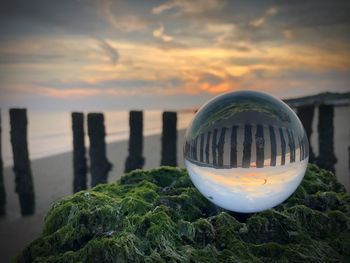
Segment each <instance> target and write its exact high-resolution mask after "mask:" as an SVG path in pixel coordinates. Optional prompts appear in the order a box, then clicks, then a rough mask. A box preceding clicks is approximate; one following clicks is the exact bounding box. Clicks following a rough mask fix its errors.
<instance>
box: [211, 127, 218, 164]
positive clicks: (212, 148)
mask: <svg viewBox="0 0 350 263" xmlns="http://www.w3.org/2000/svg"><path fill="white" fill-rule="evenodd" d="M217 135H218V130H217V129H214V133H213V140H212V141H211V151H212V154H213V166H214V167H216V166H217V144H216V140H217Z"/></svg>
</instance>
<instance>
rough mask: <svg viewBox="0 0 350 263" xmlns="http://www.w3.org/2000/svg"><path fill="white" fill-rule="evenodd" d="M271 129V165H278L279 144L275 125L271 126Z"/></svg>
mask: <svg viewBox="0 0 350 263" xmlns="http://www.w3.org/2000/svg"><path fill="white" fill-rule="evenodd" d="M269 131H270V143H271V156H270V158H271V161H270V166H276V157H277V144H276V134H275V129H274V128H273V126H269Z"/></svg>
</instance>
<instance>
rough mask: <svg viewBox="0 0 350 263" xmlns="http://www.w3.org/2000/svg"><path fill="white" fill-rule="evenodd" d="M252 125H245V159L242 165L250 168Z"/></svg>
mask: <svg viewBox="0 0 350 263" xmlns="http://www.w3.org/2000/svg"><path fill="white" fill-rule="evenodd" d="M252 142H253V139H252V125H250V124H246V125H245V127H244V142H243V160H242V167H243V168H249V167H250V160H251V154H252Z"/></svg>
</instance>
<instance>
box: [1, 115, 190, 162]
mask: <svg viewBox="0 0 350 263" xmlns="http://www.w3.org/2000/svg"><path fill="white" fill-rule="evenodd" d="M1 114H2V116H1V117H2V143H3V145H2V153H3V161H4V166H11V165H12V164H13V158H12V147H11V142H10V120H9V113H8V111H2V113H1ZM104 116H105V129H106V142H107V143H110V142H115V141H122V140H127V139H128V137H129V112H128V111H105V112H104ZM177 117H178V120H177V129H185V128H186V127H187V126H188V124H189V123H190V121H191V119H192V117H193V112H190V111H179V112H178V115H177ZM27 118H28V148H29V155H30V159H31V160H33V159H38V158H42V157H46V156H50V155H54V154H58V153H63V152H67V151H71V150H72V149H73V142H72V141H73V137H72V128H71V125H72V123H71V112H68V111H67V112H63V111H60V112H37V111H30V110H28V112H27ZM143 118H144V120H143V131H144V135H145V136H147V135H152V134H159V133H161V130H162V111H158V110H150V111H144V115H143ZM85 125H86V115H85ZM85 144H86V145H87V146H89V140H88V136H87V127H85Z"/></svg>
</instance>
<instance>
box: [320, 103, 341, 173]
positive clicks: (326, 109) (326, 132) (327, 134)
mask: <svg viewBox="0 0 350 263" xmlns="http://www.w3.org/2000/svg"><path fill="white" fill-rule="evenodd" d="M318 112H319V114H318V144H319V156H318V157H317V159H316V163H317V165H318V166H320V167H321V168H323V169H326V170H329V171H332V172H333V173H334V172H335V167H334V165H335V164H336V162H337V158H336V157H335V154H334V124H333V117H334V106H333V105H320V106H319V109H318Z"/></svg>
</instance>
